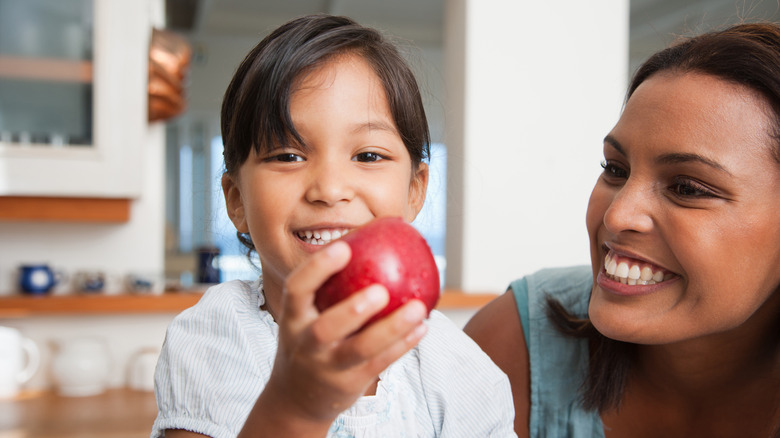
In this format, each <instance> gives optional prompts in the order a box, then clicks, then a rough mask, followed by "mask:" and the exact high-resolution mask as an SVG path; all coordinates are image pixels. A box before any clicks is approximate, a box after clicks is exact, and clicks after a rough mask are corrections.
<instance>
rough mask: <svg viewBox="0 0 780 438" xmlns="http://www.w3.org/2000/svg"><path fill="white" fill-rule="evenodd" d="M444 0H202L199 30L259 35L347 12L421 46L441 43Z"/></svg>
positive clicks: (353, 16) (199, 31)
mask: <svg viewBox="0 0 780 438" xmlns="http://www.w3.org/2000/svg"><path fill="white" fill-rule="evenodd" d="M169 1H170V0H169ZM444 1H445V0H198V7H197V16H196V18H195V24H194V29H193V33H194V34H198V35H212V36H216V35H219V36H257V35H262V34H265V33H266V32H267V31H268V30H270V29H272V28H275V27H276V26H279V25H280V24H282V23H284V22H286V21H287V20H289V19H291V18H294V17H297V16H301V15H306V14H313V13H328V14H334V15H347V16H349V17H352V18H354V19H355V20H356V21H358V22H360V23H361V24H365V25H368V26H373V27H377V28H379V29H382V30H384V31H387V32H389V33H391V34H392V35H395V36H398V37H402V38H406V39H411V40H413V41H414V42H415V43H417V44H419V45H432V44H433V45H441V43H442V26H443V11H444Z"/></svg>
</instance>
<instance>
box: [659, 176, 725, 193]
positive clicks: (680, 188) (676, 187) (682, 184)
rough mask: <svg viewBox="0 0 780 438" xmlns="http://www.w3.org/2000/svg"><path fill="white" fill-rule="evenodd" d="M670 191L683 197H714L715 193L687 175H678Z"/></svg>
mask: <svg viewBox="0 0 780 438" xmlns="http://www.w3.org/2000/svg"><path fill="white" fill-rule="evenodd" d="M669 191H670V192H672V193H673V194H674V195H675V196H678V197H681V198H712V197H715V194H714V193H713V192H712V190H710V189H708V188H707V187H706V186H704V185H703V184H701V183H699V182H697V181H694V180H692V179H690V178H686V177H677V178H675V181H674V183H673V184H672V185H670V186H669Z"/></svg>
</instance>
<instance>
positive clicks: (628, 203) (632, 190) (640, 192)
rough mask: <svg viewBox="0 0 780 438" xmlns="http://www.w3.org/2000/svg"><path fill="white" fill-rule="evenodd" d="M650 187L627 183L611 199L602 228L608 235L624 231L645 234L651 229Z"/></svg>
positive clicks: (652, 205)
mask: <svg viewBox="0 0 780 438" xmlns="http://www.w3.org/2000/svg"><path fill="white" fill-rule="evenodd" d="M652 193H653V191H652V187H649V186H647V185H644V184H641V183H639V182H633V181H630V180H629V181H627V182H626V184H625V185H623V186H622V187H621V188H620V189H619V190H617V191H616V192H615V194H614V196H613V197H612V201H611V202H610V204H609V207H608V208H607V210H606V212H604V226H605V227H606V228H607V230H608V231H609V232H610V233H613V234H618V233H621V232H626V231H634V232H639V233H647V232H649V231H651V230H652V228H653V209H654V208H656V206H655V205H654V198H653V196H652Z"/></svg>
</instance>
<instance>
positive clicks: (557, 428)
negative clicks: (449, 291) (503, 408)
mask: <svg viewBox="0 0 780 438" xmlns="http://www.w3.org/2000/svg"><path fill="white" fill-rule="evenodd" d="M592 286H593V274H592V272H591V268H590V266H575V267H568V268H552V269H544V270H541V271H539V272H536V273H534V274H532V275H529V276H526V277H523V278H521V279H519V280H516V281H514V282H512V284H511V286H510V287H511V288H512V291H513V293H514V296H515V301H516V302H517V311H518V313H519V314H520V321H521V323H522V326H523V333H524V334H525V342H526V345H527V346H528V357H529V360H530V365H531V412H530V419H529V426H530V437H531V438H543V437H545V438H547V437H555V438H564V437H569V438H604V426H603V424H602V422H601V417H600V416H599V413H598V412H597V411H586V410H585V409H583V408H582V406H581V403H580V397H581V393H580V387H581V385H582V382H584V379H585V376H586V374H587V370H588V341H587V340H585V339H578V338H572V337H568V336H566V335H563V334H562V333H560V332H559V331H558V330H557V329H556V328H555V326H554V325H553V323H552V322H551V321H550V320H549V319H548V318H547V305H546V304H545V299H546V297H547V296H548V295H549V296H552V297H554V298H556V299H557V300H558V301H560V303H561V304H562V305H563V306H564V307H565V308H566V309H568V310H569V312H571V313H572V314H574V315H577V316H579V317H585V316H587V313H588V300H589V299H590V290H591V287H592Z"/></svg>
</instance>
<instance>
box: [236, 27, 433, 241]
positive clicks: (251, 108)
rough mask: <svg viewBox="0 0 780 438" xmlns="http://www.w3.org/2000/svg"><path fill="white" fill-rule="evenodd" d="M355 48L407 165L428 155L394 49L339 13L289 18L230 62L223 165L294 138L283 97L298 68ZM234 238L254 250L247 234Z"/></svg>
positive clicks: (414, 97)
mask: <svg viewBox="0 0 780 438" xmlns="http://www.w3.org/2000/svg"><path fill="white" fill-rule="evenodd" d="M344 54H355V55H358V56H360V57H362V58H363V59H364V60H365V61H366V62H367V63H368V64H369V65H371V67H372V68H373V70H374V72H375V73H376V75H377V76H378V77H379V80H380V81H381V83H382V86H383V88H384V91H385V96H386V97H387V102H388V104H389V107H390V114H391V116H392V118H393V121H394V122H395V124H396V128H397V129H398V133H399V135H400V136H401V139H402V140H403V142H404V145H405V146H406V149H407V150H408V151H409V155H410V156H411V159H412V166H414V167H415V168H416V167H417V165H419V163H421V162H422V160H423V159H424V158H426V157H428V156H429V148H430V142H431V141H430V132H429V130H428V121H427V119H426V117H425V110H424V108H423V103H422V97H421V95H420V90H419V88H418V86H417V81H416V79H415V77H414V74H413V73H412V71H411V69H410V68H409V66H408V65H407V63H406V61H405V60H404V59H403V57H402V56H401V54H400V53H399V51H398V49H397V48H396V47H395V45H393V43H392V42H390V41H389V40H388V39H387V38H385V37H384V36H383V35H382V34H381V33H380V32H378V31H377V30H375V29H371V28H368V27H364V26H361V25H359V24H357V23H356V22H354V21H353V20H352V19H350V18H347V17H337V16H332V15H324V14H322V15H309V16H305V17H300V18H296V19H294V20H292V21H289V22H288V23H286V24H284V25H282V26H281V27H279V28H277V29H276V30H274V31H273V32H272V33H271V34H269V35H268V36H267V37H265V38H264V39H263V40H262V41H260V42H259V43H258V44H257V45H256V46H255V47H254V48H253V49H252V50H251V51H250V52H249V54H247V56H246V57H245V58H244V60H243V61H242V62H241V64H240V65H239V66H238V69H237V70H236V73H235V75H234V76H233V79H232V80H231V81H230V85H228V88H227V91H225V97H224V99H223V101H222V119H221V129H222V141H223V143H224V146H225V149H224V153H223V155H224V158H225V172H226V173H227V174H229V175H234V174H235V173H236V172H237V171H238V168H239V167H240V166H241V164H243V163H244V161H246V159H247V157H248V156H249V153H250V151H251V150H252V148H254V150H255V151H257V152H262V151H265V150H269V149H271V148H273V147H274V146H275V145H280V144H297V145H302V144H303V140H302V139H301V136H300V134H299V133H298V131H297V130H296V129H295V126H294V125H293V122H292V118H291V116H290V98H291V94H292V93H293V91H294V89H295V86H296V85H297V84H298V83H299V81H300V80H301V79H302V78H303V77H305V75H306V74H307V73H309V72H311V71H312V70H314V69H315V68H317V67H318V66H320V65H322V64H324V63H326V62H328V61H329V60H331V59H333V58H334V57H336V56H339V55H344ZM238 236H239V240H241V242H242V243H243V244H244V245H245V246H247V247H248V248H249V251H250V252H251V251H252V250H254V245H253V244H252V241H251V238H250V237H249V236H248V235H245V234H241V233H239V234H238Z"/></svg>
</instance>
